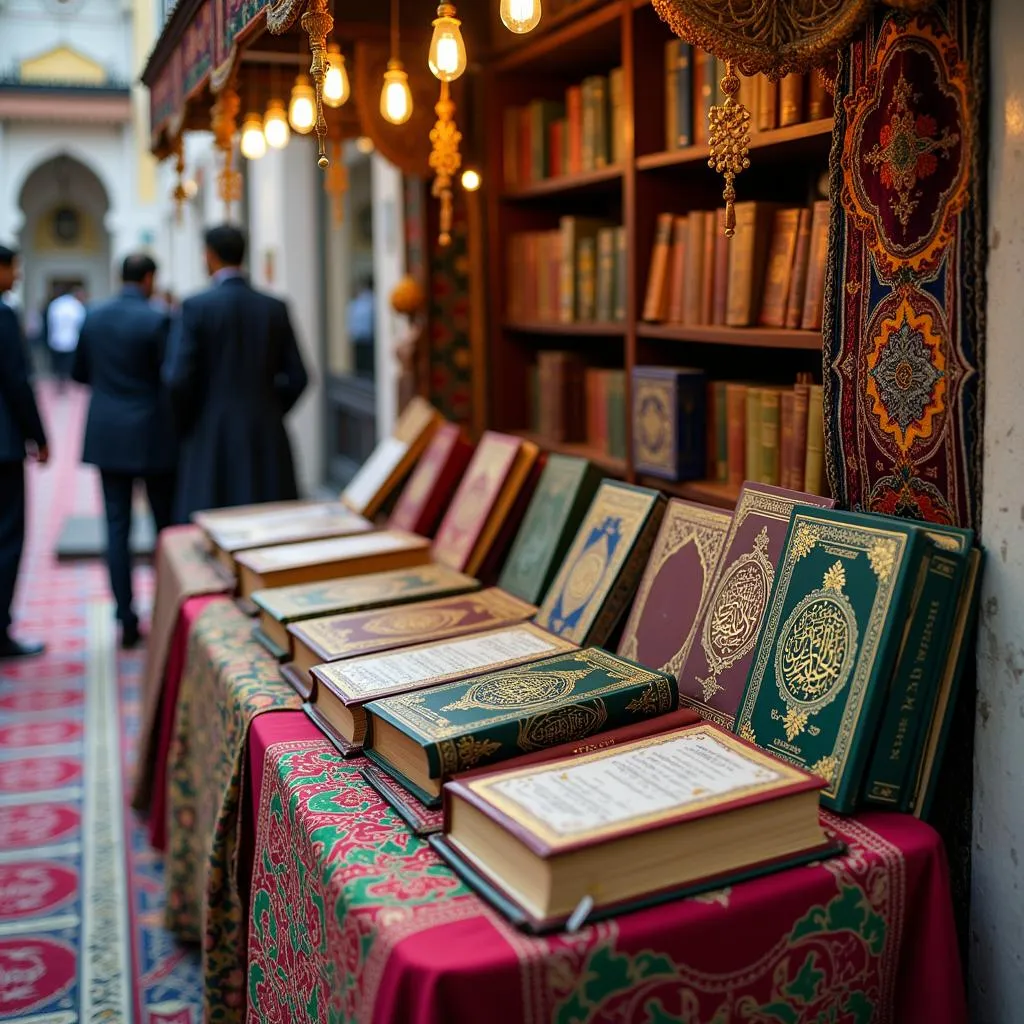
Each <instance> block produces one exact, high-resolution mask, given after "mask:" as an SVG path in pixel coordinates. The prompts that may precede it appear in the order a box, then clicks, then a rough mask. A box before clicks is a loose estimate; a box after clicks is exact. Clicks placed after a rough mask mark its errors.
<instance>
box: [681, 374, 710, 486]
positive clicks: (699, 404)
mask: <svg viewBox="0 0 1024 1024" xmlns="http://www.w3.org/2000/svg"><path fill="white" fill-rule="evenodd" d="M676 387H677V388H678V395H679V397H678V401H677V402H676V414H675V415H676V424H675V436H676V479H677V480H695V479H699V478H701V477H704V476H708V475H710V474H712V473H714V468H713V467H714V463H715V460H714V456H713V455H712V456H711V457H710V458H709V457H708V437H709V434H710V431H709V430H708V385H707V380H706V378H705V377H704V375H703V374H687V375H685V376H681V377H680V378H679V379H678V383H677V384H676Z"/></svg>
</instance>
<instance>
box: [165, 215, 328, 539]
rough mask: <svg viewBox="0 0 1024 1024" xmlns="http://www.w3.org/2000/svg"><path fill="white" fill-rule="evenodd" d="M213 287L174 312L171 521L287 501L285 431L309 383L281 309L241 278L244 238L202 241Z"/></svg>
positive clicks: (230, 230)
mask: <svg viewBox="0 0 1024 1024" xmlns="http://www.w3.org/2000/svg"><path fill="white" fill-rule="evenodd" d="M205 241H206V264H207V268H208V270H209V272H210V275H211V277H212V279H213V287H211V288H210V289H209V290H208V291H205V292H202V293H201V294H199V295H196V296H194V297H192V298H190V299H186V300H185V302H184V303H183V304H182V307H181V314H180V318H179V319H178V321H177V322H176V323H175V325H174V327H173V328H172V330H171V343H170V350H169V352H168V357H167V362H166V363H165V364H164V381H165V382H166V384H167V386H168V388H169V389H170V393H171V402H172V405H173V408H174V413H175V421H176V423H177V425H178V431H179V437H180V440H181V461H180V463H179V467H178V490H177V497H176V499H175V505H174V514H175V519H176V520H177V521H178V522H182V523H184V522H187V521H188V519H189V517H190V516H191V515H192V513H193V512H196V511H199V510H201V509H209V508H225V507H228V506H232V505H247V504H251V503H255V502H261V501H281V500H286V499H289V498H295V497H297V495H298V490H297V487H296V483H295V468H294V464H293V462H292V451H291V445H290V444H289V441H288V435H287V433H286V431H285V427H284V417H285V414H286V413H287V412H288V411H289V410H290V409H291V408H292V406H293V405H295V403H296V402H297V401H298V399H299V396H300V395H301V394H302V392H303V391H304V390H305V387H306V384H307V383H308V378H307V375H306V370H305V367H304V366H303V365H302V357H301V356H300V354H299V348H298V345H297V344H296V341H295V333H294V331H293V330H292V325H291V320H290V318H289V316H288V307H287V305H285V303H283V302H282V301H281V300H280V299H275V298H273V297H271V296H270V295H264V294H263V293H262V292H258V291H256V290H255V289H254V288H252V287H250V285H249V282H248V281H247V280H246V279H245V277H244V276H243V275H242V272H241V270H240V269H239V268H240V267H241V265H242V261H243V259H244V258H245V236H244V235H243V234H242V232H241V231H240V230H239V229H238V228H236V227H232V226H230V225H222V226H220V227H215V228H211V229H210V230H209V231H207V233H206V239H205Z"/></svg>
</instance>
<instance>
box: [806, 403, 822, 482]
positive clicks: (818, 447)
mask: <svg viewBox="0 0 1024 1024" xmlns="http://www.w3.org/2000/svg"><path fill="white" fill-rule="evenodd" d="M824 401H825V394H824V390H823V389H822V386H821V385H820V384H810V385H808V386H807V455H806V458H805V459H804V490H805V491H808V492H810V493H811V494H824V493H825V490H826V487H825V409H824Z"/></svg>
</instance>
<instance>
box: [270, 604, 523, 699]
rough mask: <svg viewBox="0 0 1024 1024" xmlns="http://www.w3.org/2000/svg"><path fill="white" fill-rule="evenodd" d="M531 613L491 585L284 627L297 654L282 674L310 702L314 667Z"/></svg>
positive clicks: (507, 622) (476, 630) (518, 619)
mask: <svg viewBox="0 0 1024 1024" xmlns="http://www.w3.org/2000/svg"><path fill="white" fill-rule="evenodd" d="M535 611H536V608H534V606H533V605H530V604H527V603H526V602H525V601H520V600H519V598H517V597H513V596H512V595H511V594H506V593H504V592H503V591H501V590H498V589H497V588H496V587H490V588H488V589H486V590H481V591H480V592H479V593H476V594H461V595H458V596H455V597H443V598H437V599H434V600H431V601H419V602H417V603H415V604H409V605H400V606H399V607H397V608H379V609H376V610H374V611H366V612H353V613H350V614H346V615H330V616H327V617H325V618H319V619H310V620H307V621H305V622H298V623H294V624H292V625H291V626H289V627H288V632H289V633H290V634H291V636H292V638H293V639H292V643H293V647H294V652H295V654H294V657H293V659H292V662H291V664H290V665H286V666H285V670H283V671H282V674H283V675H285V676H286V678H287V679H288V681H289V682H290V683H291V684H292V685H293V686H294V687H295V688H296V689H297V690H298V691H299V693H300V695H301V696H303V697H305V698H307V699H308V697H309V695H310V693H311V692H312V690H313V677H312V675H311V671H312V669H313V667H314V666H316V665H323V664H326V663H327V662H329V661H340V660H341V659H342V658H354V657H356V656H357V655H363V654H378V653H380V652H382V651H393V650H397V649H398V648H399V647H409V646H411V645H412V644H415V643H424V642H426V641H428V640H447V639H450V638H451V637H456V636H464V635H466V634H468V633H479V632H481V631H482V630H485V629H494V628H496V627H498V626H508V625H513V624H515V623H517V622H525V621H526V620H527V619H528V618H530V616H531V615H533V613H534V612H535Z"/></svg>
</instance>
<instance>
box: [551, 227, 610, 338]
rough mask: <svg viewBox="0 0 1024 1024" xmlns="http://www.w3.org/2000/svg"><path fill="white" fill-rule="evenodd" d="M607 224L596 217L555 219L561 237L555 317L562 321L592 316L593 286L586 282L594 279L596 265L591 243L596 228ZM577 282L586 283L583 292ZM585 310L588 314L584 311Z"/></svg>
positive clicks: (595, 234)
mask: <svg viewBox="0 0 1024 1024" xmlns="http://www.w3.org/2000/svg"><path fill="white" fill-rule="evenodd" d="M607 226H608V221H606V220H601V219H599V218H596V217H569V216H566V217H562V218H561V219H560V220H559V231H560V232H561V239H562V241H561V279H560V285H559V320H561V322H562V323H574V322H575V321H577V320H593V319H594V292H595V290H596V288H595V287H594V286H593V285H590V282H591V281H593V280H595V279H596V269H597V268H596V256H595V254H594V252H593V248H592V247H593V246H594V244H595V240H596V238H597V234H598V232H599V231H600V230H601V229H602V228H604V227H607ZM587 253H589V254H590V256H589V259H588V260H587V261H586V262H585V260H584V257H585V256H586V254H587ZM587 263H589V265H587ZM584 279H586V280H584ZM581 283H584V284H587V285H588V288H587V294H584V290H583V289H581V288H580V284H581ZM587 312H589V314H590V315H589V316H587V315H585V314H586V313H587Z"/></svg>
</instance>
